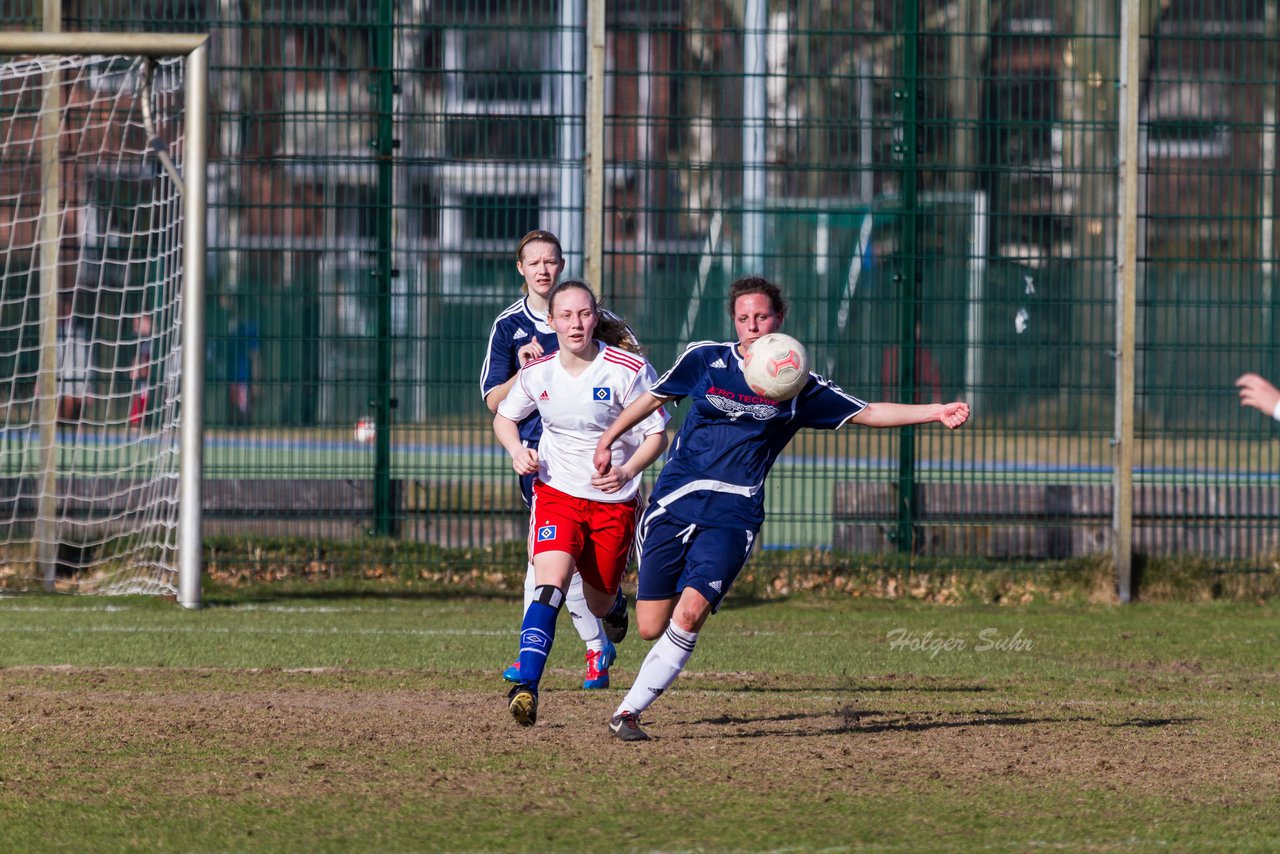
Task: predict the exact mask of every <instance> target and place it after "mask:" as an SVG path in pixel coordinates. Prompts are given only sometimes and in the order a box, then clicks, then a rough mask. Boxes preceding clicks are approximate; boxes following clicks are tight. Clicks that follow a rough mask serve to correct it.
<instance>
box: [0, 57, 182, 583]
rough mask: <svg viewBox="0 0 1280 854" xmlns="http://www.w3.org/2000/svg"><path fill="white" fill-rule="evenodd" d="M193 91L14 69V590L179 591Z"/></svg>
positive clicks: (3, 119)
mask: <svg viewBox="0 0 1280 854" xmlns="http://www.w3.org/2000/svg"><path fill="white" fill-rule="evenodd" d="M181 77H182V63H181V61H180V60H177V59H174V60H148V59H144V58H133V57H118V56H117V57H109V56H61V57H29V58H10V59H9V60H8V61H5V62H3V63H0V248H2V250H3V253H2V257H0V586H2V587H5V588H25V587H34V586H37V585H41V584H43V585H44V586H45V587H47V588H51V589H59V590H70V591H77V592H99V593H174V592H176V586H177V569H176V557H177V520H178V494H179V489H178V487H179V481H178V468H179V444H178V439H179V435H178V429H179V401H178V389H179V383H178V380H179V370H178V368H179V365H180V355H181V334H180V332H181V330H180V326H179V322H180V318H181V315H182V307H181V289H180V287H179V285H180V282H181V276H182V270H181V266H182V265H181V250H182V241H181V236H182V227H183V224H182V219H183V217H182V204H181V195H182V188H181V186H180V185H179V184H178V183H177V182H176V180H175V178H177V177H178V176H180V175H181V173H182V149H183V147H182V115H181V107H182V100H183V99H182V92H181V89H182V86H181V83H182V80H181ZM55 158H56V159H55ZM166 160H168V165H169V166H171V167H172V168H166V163H165V161H166ZM55 164H56V165H55ZM51 190H52V192H51ZM54 198H56V200H57V201H56V205H55V204H54V203H53V200H54ZM46 213H49V214H50V216H51V219H46Z"/></svg>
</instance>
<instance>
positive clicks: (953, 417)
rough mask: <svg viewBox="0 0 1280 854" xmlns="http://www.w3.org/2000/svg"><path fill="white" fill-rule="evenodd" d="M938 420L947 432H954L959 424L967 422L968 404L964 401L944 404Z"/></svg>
mask: <svg viewBox="0 0 1280 854" xmlns="http://www.w3.org/2000/svg"><path fill="white" fill-rule="evenodd" d="M938 420H939V421H940V422H942V424H943V425H944V426H945V427H946V428H947V429H948V430H954V429H956V428H957V427H959V426H960V425H961V424H963V423H964V422H966V421H968V420H969V404H967V403H965V402H964V401H956V402H954V403H944V404H943V405H942V414H941V415H940V416H938Z"/></svg>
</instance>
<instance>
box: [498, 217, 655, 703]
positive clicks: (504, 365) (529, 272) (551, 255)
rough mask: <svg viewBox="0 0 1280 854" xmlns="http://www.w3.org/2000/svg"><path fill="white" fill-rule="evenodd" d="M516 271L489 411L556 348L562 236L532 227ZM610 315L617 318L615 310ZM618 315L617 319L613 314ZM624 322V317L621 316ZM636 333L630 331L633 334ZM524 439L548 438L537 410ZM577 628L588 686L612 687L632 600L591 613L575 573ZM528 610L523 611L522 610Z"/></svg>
mask: <svg viewBox="0 0 1280 854" xmlns="http://www.w3.org/2000/svg"><path fill="white" fill-rule="evenodd" d="M516 270H517V272H519V273H520V275H521V277H523V279H524V285H523V287H522V290H523V291H524V295H523V296H522V297H521V298H520V299H518V300H516V301H515V302H514V303H512V304H511V305H509V306H507V307H506V308H505V309H503V311H502V312H501V313H500V314H499V315H498V316H497V318H496V319H495V320H494V321H493V327H492V329H490V331H489V346H488V349H487V350H486V352H485V357H484V367H483V368H482V369H481V375H480V393H481V394H482V395H483V396H484V401H485V405H487V406H488V407H489V411H491V412H497V411H498V405H499V404H500V403H502V401H503V399H504V398H506V396H507V393H508V392H509V391H510V390H511V385H512V383H514V382H515V378H516V372H517V371H519V370H520V367H521V366H522V365H524V364H525V363H526V362H528V361H530V360H531V359H535V358H538V357H539V356H542V355H544V354H545V353H551V352H554V351H555V349H556V348H557V347H558V346H559V345H558V344H557V343H556V334H555V331H554V330H553V329H552V328H551V327H550V326H549V325H547V297H548V296H549V295H550V294H551V289H552V288H554V287H555V286H556V284H557V283H558V282H559V281H560V274H561V273H563V272H564V254H563V252H562V251H561V248H560V240H559V239H558V238H557V237H556V236H555V235H554V234H552V233H551V232H549V231H541V230H538V231H531V232H529V233H528V234H526V235H525V236H524V237H523V238H521V240H520V243H519V245H518V246H517V247H516ZM610 317H613V316H612V315H610ZM613 319H615V320H616V319H617V318H613ZM619 322H620V321H619ZM629 334H630V332H629V331H628V335H629ZM519 428H520V441H521V442H523V443H524V445H525V447H527V448H531V449H533V450H537V448H538V442H539V441H540V440H541V438H542V420H541V419H540V418H539V417H538V414H537V413H536V412H534V413H532V414H530V415H529V416H528V417H526V418H524V419H523V420H521V422H520V424H519ZM533 481H534V477H533V475H524V476H522V477H521V478H520V495H521V497H522V498H523V499H524V503H525V505H526V506H528V505H529V504H530V503H531V502H532V500H533ZM534 586H535V585H534V570H533V562H532V559H531V560H530V561H529V563H528V565H527V566H526V568H525V581H524V607H525V610H528V607H529V602H530V600H531V598H532V597H533V590H534ZM565 604H566V606H567V607H566V610H568V612H569V616H570V618H571V619H572V620H573V627H574V629H576V630H577V632H578V635H579V636H580V637H581V638H582V641H583V643H584V644H586V647H587V651H586V659H587V673H586V677H585V678H584V679H583V682H582V687H583V688H608V687H609V667H610V666H611V665H612V664H613V660H614V658H615V656H616V655H617V651H616V650H615V648H614V644H615V643H617V642H619V641H621V640H622V637H623V636H624V635H625V634H626V631H627V617H626V615H627V611H626V599H625V598H623V597H622V596H621V591H619V600H618V603H617V607H616V608H615V610H614V611H612V612H610V615H609V617H608V619H607V621H606V622H603V623H602V622H601V620H600V619H599V618H598V617H596V616H595V615H593V614H591V612H590V610H589V609H588V608H587V605H586V602H585V600H584V599H583V593H582V583H581V580H580V579H578V578H575V579H574V580H573V583H572V584H570V586H569V591H568V594H567V596H566V600H565ZM522 613H523V612H522ZM503 678H505V679H506V680H507V681H508V682H518V681H520V668H519V662H515V663H513V664H512V665H511V666H509V667H508V668H507V669H506V671H505V672H504V673H503Z"/></svg>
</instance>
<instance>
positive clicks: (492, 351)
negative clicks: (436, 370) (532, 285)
mask: <svg viewBox="0 0 1280 854" xmlns="http://www.w3.org/2000/svg"><path fill="white" fill-rule="evenodd" d="M535 339H536V340H537V341H539V342H540V343H541V344H542V352H543V353H544V354H545V353H554V352H555V351H556V350H559V349H560V342H559V340H558V339H557V338H556V333H555V331H554V330H553V329H552V328H551V327H550V326H548V325H547V319H546V318H545V317H537V316H536V315H534V313H533V312H532V311H530V310H529V304H528V302H527V301H526V300H525V298H524V297H521V298H520V299H518V300H516V301H515V302H513V303H512V304H511V305H509V306H507V307H506V308H504V309H503V310H502V312H501V313H499V314H498V316H497V317H496V318H495V319H494V321H493V328H492V329H490V330H489V349H488V350H487V351H486V352H485V355H484V367H483V368H481V369H480V396H481V397H485V396H487V395H488V394H489V392H491V391H493V390H494V389H495V388H497V387H498V386H500V385H502V384H503V383H505V382H506V381H507V380H509V379H511V378H512V377H513V376H515V375H516V372H517V371H519V370H520V360H519V359H518V358H517V357H516V351H518V350H519V349H520V348H521V347H523V346H524V345H525V344H528V343H529V342H530V341H533V340H535ZM541 438H542V420H541V419H540V418H538V413H537V412H534V413H533V414H532V415H530V416H528V417H527V418H525V419H524V420H523V421H521V422H520V440H521V441H522V442H524V443H525V445H526V446H528V447H532V448H536V447H537V446H538V440H539V439H541Z"/></svg>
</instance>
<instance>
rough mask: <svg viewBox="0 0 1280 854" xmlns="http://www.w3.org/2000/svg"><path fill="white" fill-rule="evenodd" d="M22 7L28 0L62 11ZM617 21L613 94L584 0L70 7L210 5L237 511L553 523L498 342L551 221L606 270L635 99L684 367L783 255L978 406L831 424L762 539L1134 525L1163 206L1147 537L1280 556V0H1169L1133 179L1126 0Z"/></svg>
mask: <svg viewBox="0 0 1280 854" xmlns="http://www.w3.org/2000/svg"><path fill="white" fill-rule="evenodd" d="M29 5H30V6H31V8H28V9H25V10H24V9H23V8H22V4H17V7H16V10H15V5H14V4H8V5H6V7H5V9H6V11H5V12H3V13H0V14H3V15H5V16H7V18H6V19H5V20H4V21H3V23H4V25H5V26H6V27H9V28H15V27H28V28H38V27H39V26H40V14H39V11H40V10H39V7H38V4H37V3H34V2H32V3H30V4H29ZM604 13H605V15H606V32H607V37H606V40H605V46H604V50H605V56H606V68H607V73H606V78H605V92H606V97H605V103H606V109H605V114H604V115H603V116H602V117H601V116H590V115H588V114H587V112H586V103H587V99H586V75H587V67H588V62H589V52H588V50H587V44H586V37H585V33H586V22H587V15H588V3H587V0H565V2H563V3H555V2H545V3H542V2H531V0H523V2H522V0H483V2H480V0H452V2H438V0H437V1H436V2H426V0H410V1H409V2H395V3H393V2H390V0H350V2H345V3H343V2H340V3H331V2H319V0H261V2H257V3H244V4H242V3H229V2H217V1H216V0H180V1H179V0H143V2H137V1H136V0H133V2H129V3H124V2H117V0H98V2H95V3H73V2H67V3H65V4H64V10H63V15H64V19H63V26H64V28H65V29H108V30H114V29H137V30H154V29H178V30H195V31H208V32H210V33H211V34H212V36H213V54H212V56H213V87H212V89H213V93H214V98H215V102H216V105H217V106H216V115H215V116H214V122H215V130H214V134H215V147H214V151H213V152H212V153H211V157H210V163H211V174H210V199H211V211H210V221H211V230H210V235H209V246H210V259H209V262H210V263H209V267H210V276H211V281H210V287H209V292H210V295H211V296H210V299H209V306H208V314H207V318H208V329H207V338H208V342H209V354H208V356H209V363H208V365H209V368H208V384H209V386H208V387H209V393H208V400H209V408H208V445H207V459H206V472H207V476H208V479H209V480H208V483H207V490H206V491H207V497H206V504H207V506H208V516H207V530H208V531H209V532H210V533H211V534H217V533H240V532H249V533H253V534H280V535H297V536H300V537H314V538H321V537H344V538H346V537H367V536H386V537H394V538H400V539H403V540H413V541H423V542H431V543H437V544H442V545H450V546H468V547H474V546H484V545H491V544H494V543H501V542H507V541H513V540H519V539H520V538H521V537H522V536H523V533H524V512H523V507H522V505H521V504H520V502H519V499H518V496H517V494H516V491H515V483H514V477H513V476H512V474H511V472H510V468H509V466H508V464H507V462H506V461H505V458H504V457H503V456H502V455H501V454H500V453H499V449H498V447H497V444H496V442H495V441H494V439H493V437H492V435H491V431H490V429H489V417H488V414H487V412H486V410H485V408H484V406H483V404H482V402H481V400H480V395H479V388H478V377H479V371H480V364H481V360H482V359H483V355H484V350H485V344H486V337H487V334H488V330H489V325H490V323H491V321H492V319H493V318H494V316H495V315H496V314H497V313H498V312H499V311H500V310H501V309H502V308H504V307H505V306H507V305H509V304H510V303H511V302H512V301H514V300H515V299H516V298H517V297H518V296H519V291H518V286H519V278H518V276H517V275H516V272H515V268H514V259H513V254H512V253H513V250H514V248H515V244H516V242H517V240H518V239H519V237H520V236H521V235H522V234H523V233H524V232H526V231H528V230H530V229H532V228H535V227H542V228H549V229H551V230H553V231H556V232H557V233H558V234H559V235H560V237H561V239H562V241H563V242H564V244H565V248H566V254H567V258H568V270H567V272H568V273H569V274H579V273H581V272H582V271H583V269H584V253H586V251H587V249H588V247H587V246H586V244H585V237H584V235H585V234H586V232H587V229H586V228H585V223H584V217H586V216H588V214H587V213H586V211H585V207H584V201H583V200H584V198H585V196H586V188H585V183H584V182H585V175H584V170H583V164H584V152H585V151H586V149H587V146H588V145H589V143H590V133H589V131H590V128H591V126H592V123H593V120H601V121H602V122H603V128H604V150H603V152H602V161H603V164H604V171H603V175H604V178H603V180H604V189H605V204H604V209H603V210H602V211H599V212H595V211H593V212H591V213H590V215H591V216H595V215H597V214H598V215H599V216H600V217H601V220H602V225H603V230H604V231H603V233H604V259H603V260H604V263H603V277H602V278H603V280H602V281H601V282H598V283H597V284H598V285H599V286H600V288H601V290H602V292H603V294H604V296H605V298H606V301H607V303H608V304H609V305H610V306H611V307H612V308H613V309H615V310H617V311H619V312H620V313H622V314H623V315H625V316H626V317H627V318H628V320H629V321H630V322H631V324H632V326H633V327H634V329H635V330H636V331H637V332H638V334H639V336H640V338H641V339H642V340H643V342H644V343H645V344H646V345H647V347H648V348H649V353H650V357H651V359H652V361H653V362H654V363H655V364H656V365H657V366H658V367H659V369H660V370H661V369H663V368H665V367H666V366H667V365H669V364H670V363H671V361H672V360H673V358H674V357H675V355H676V354H677V353H678V352H679V351H680V349H681V348H682V347H683V346H684V345H685V344H687V343H688V342H689V341H693V340H699V339H708V338H710V339H717V340H723V339H725V338H727V337H729V336H730V335H731V332H732V326H731V324H730V323H729V322H728V318H727V315H726V311H725V305H724V301H725V293H726V290H727V286H728V283H729V282H730V281H732V279H733V278H735V277H736V276H738V275H740V274H743V273H745V272H760V273H763V274H765V275H767V276H769V277H771V278H773V279H774V280H776V281H777V282H779V283H780V284H781V285H782V286H783V287H784V289H785V291H786V293H787V295H788V297H789V299H790V301H791V303H792V310H791V313H790V315H789V316H788V322H787V328H788V331H790V332H791V333H792V334H795V335H797V336H798V337H800V338H801V339H802V340H804V341H805V342H806V343H807V344H808V345H809V347H810V350H811V352H812V353H813V354H814V358H815V367H816V369H817V370H818V371H819V372H821V373H823V374H824V375H828V376H830V377H831V378H833V379H834V380H836V381H837V382H838V383H840V384H841V385H842V386H843V387H845V388H846V389H847V390H849V391H851V392H852V393H854V394H857V395H859V396H861V397H864V398H867V399H872V400H875V399H890V400H904V401H919V402H929V401H932V400H935V399H942V400H950V399H961V398H962V399H966V400H969V401H970V402H971V403H972V404H973V407H974V419H973V421H972V422H971V424H970V425H968V426H967V427H966V428H965V429H964V430H962V431H960V432H958V433H955V434H950V433H946V431H943V430H941V429H937V428H915V429H905V430H902V431H892V432H881V431H872V430H867V429H861V428H856V427H854V428H850V429H845V430H842V431H838V432H836V433H831V434H828V433H822V434H818V433H814V434H809V435H804V436H802V437H801V438H800V439H799V440H797V442H796V443H795V445H794V447H793V448H792V449H791V451H790V452H789V454H788V456H787V457H785V458H784V460H783V461H782V462H781V463H780V465H779V467H778V469H777V470H776V471H775V473H774V475H773V476H772V478H771V481H770V492H769V513H770V516H769V521H768V523H767V524H766V528H765V531H764V542H765V545H766V547H774V548H778V549H795V550H797V551H796V554H797V555H799V554H802V553H803V552H802V550H805V549H813V548H817V549H835V550H838V551H848V552H850V553H857V554H859V555H863V556H864V557H862V558H860V559H861V560H864V561H865V560H868V559H869V560H872V561H873V562H874V561H879V562H883V563H891V562H895V561H901V560H907V559H910V558H911V557H912V556H914V555H940V556H948V557H951V558H952V559H954V560H955V561H957V562H962V563H963V562H977V561H986V560H990V559H1034V560H1039V559H1049V558H1061V557H1069V556H1074V555H1089V554H1107V553H1110V551H1111V549H1112V547H1113V544H1114V543H1113V534H1114V532H1113V530H1112V515H1113V494H1112V485H1113V482H1114V481H1115V477H1114V474H1115V473H1114V471H1113V465H1114V462H1115V460H1116V458H1117V457H1116V449H1115V447H1114V439H1115V437H1116V436H1117V435H1119V433H1118V432H1117V423H1118V420H1117V412H1116V408H1115V407H1116V400H1117V397H1118V396H1117V388H1116V362H1115V360H1116V354H1117V353H1120V352H1122V344H1123V341H1122V340H1121V339H1120V338H1119V337H1118V333H1117V329H1118V328H1119V327H1118V324H1117V305H1118V304H1119V303H1118V301H1117V294H1118V283H1119V282H1120V281H1121V280H1120V278H1119V276H1118V275H1117V268H1116V261H1117V258H1118V257H1120V256H1119V254H1118V253H1119V252H1120V250H1121V248H1122V246H1121V244H1120V242H1119V241H1120V238H1121V236H1122V235H1121V229H1120V224H1121V216H1122V214H1123V212H1124V211H1125V210H1126V209H1127V208H1126V204H1130V205H1133V204H1136V206H1137V207H1136V210H1137V215H1136V223H1137V234H1136V238H1137V247H1138V248H1137V252H1138V257H1137V283H1136V288H1137V294H1136V296H1137V313H1136V317H1135V321H1136V332H1135V333H1134V335H1135V339H1134V342H1133V343H1134V346H1135V347H1136V359H1135V365H1134V367H1135V381H1136V384H1137V385H1136V398H1135V399H1136V403H1135V410H1134V413H1133V414H1132V417H1133V419H1134V422H1133V423H1134V428H1135V430H1136V433H1135V438H1134V449H1133V450H1134V457H1133V459H1134V461H1135V463H1134V471H1133V479H1134V489H1133V516H1134V520H1133V528H1132V536H1133V542H1134V548H1135V550H1136V551H1137V552H1139V553H1147V554H1169V553H1184V552H1186V553H1199V554H1205V555H1209V556H1215V557H1222V558H1242V559H1245V561H1246V563H1252V564H1253V565H1269V563H1268V561H1269V559H1270V556H1272V555H1274V553H1275V552H1276V550H1277V542H1276V535H1275V533H1274V531H1273V527H1274V526H1273V523H1272V518H1273V515H1274V512H1275V509H1276V508H1275V499H1274V497H1273V493H1274V492H1275V481H1274V472H1275V470H1276V467H1277V445H1276V442H1275V433H1274V430H1275V429H1276V425H1274V424H1273V423H1271V422H1270V421H1268V420H1267V419H1266V418H1265V417H1263V416H1262V415H1260V414H1259V413H1257V412H1256V411H1244V410H1242V409H1241V408H1240V407H1239V406H1238V404H1237V402H1236V400H1235V397H1234V390H1233V388H1232V382H1233V380H1234V378H1235V377H1236V376H1238V375H1239V374H1241V373H1242V372H1244V371H1246V370H1256V371H1258V372H1260V373H1263V374H1265V375H1267V376H1273V377H1274V376H1276V375H1277V373H1280V360H1278V359H1277V348H1276V346H1275V342H1276V341H1277V313H1278V307H1277V299H1278V297H1277V293H1276V282H1275V258H1274V256H1275V254H1276V249H1275V234H1276V228H1275V178H1276V169H1275V161H1276V156H1277V152H1276V144H1275V143H1276V89H1277V84H1280V75H1278V74H1277V60H1278V59H1280V56H1278V55H1277V54H1278V52H1280V41H1278V40H1277V37H1276V36H1277V32H1276V30H1277V23H1276V20H1277V15H1276V0H1249V2H1234V3H1226V2H1217V1H1216V0H1166V2H1159V3H1154V2H1150V0H1148V2H1146V3H1144V4H1143V5H1142V7H1141V9H1140V10H1139V21H1140V26H1141V32H1142V38H1141V39H1140V43H1139V44H1138V47H1137V48H1136V49H1137V50H1138V53H1139V60H1140V61H1139V68H1140V77H1141V80H1140V82H1139V83H1138V84H1137V85H1138V86H1139V91H1140V94H1139V99H1138V103H1139V111H1138V115H1137V117H1136V122H1137V127H1138V130H1139V147H1138V152H1139V153H1138V162H1137V168H1138V193H1137V196H1136V199H1134V200H1130V201H1129V202H1128V203H1127V202H1126V200H1125V199H1124V198H1123V196H1122V194H1121V191H1122V189H1123V188H1122V185H1121V184H1120V182H1119V178H1118V168H1119V166H1120V161H1119V158H1120V148H1119V146H1120V142H1121V138H1120V131H1121V129H1122V128H1121V123H1120V122H1121V115H1120V104H1121V96H1122V94H1123V92H1124V90H1123V89H1122V87H1121V85H1120V84H1121V79H1122V78H1121V71H1120V69H1121V68H1122V62H1121V60H1122V57H1121V54H1120V48H1121V44H1122V41H1123V40H1122V39H1121V25H1122V15H1121V6H1120V3H1119V0H1076V2H1069V1H1068V0H1020V2H1013V3H991V2H984V1H983V0H962V2H959V3H942V2H921V3H899V2H890V0H875V2H868V3H859V4H852V5H851V4H848V3H837V2H831V0H788V2H778V1H777V0H722V2H691V0H650V2H645V3H637V2H631V0H613V2H608V3H605V4H604ZM1120 415H1121V416H1123V417H1129V414H1128V413H1124V412H1122V413H1120ZM364 417H370V418H373V419H374V420H375V421H376V423H377V428H378V429H377V434H376V439H375V440H374V441H372V442H369V443H358V442H356V441H355V439H354V436H353V427H354V425H355V424H356V422H357V421H358V420H359V419H361V418H364ZM281 484H287V485H288V486H287V488H276V487H278V486H280V485H281ZM246 496H253V498H252V500H246ZM246 548H247V547H246ZM478 554H479V553H478ZM868 556H869V557H868ZM798 559H799V558H798V557H797V560H798Z"/></svg>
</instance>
